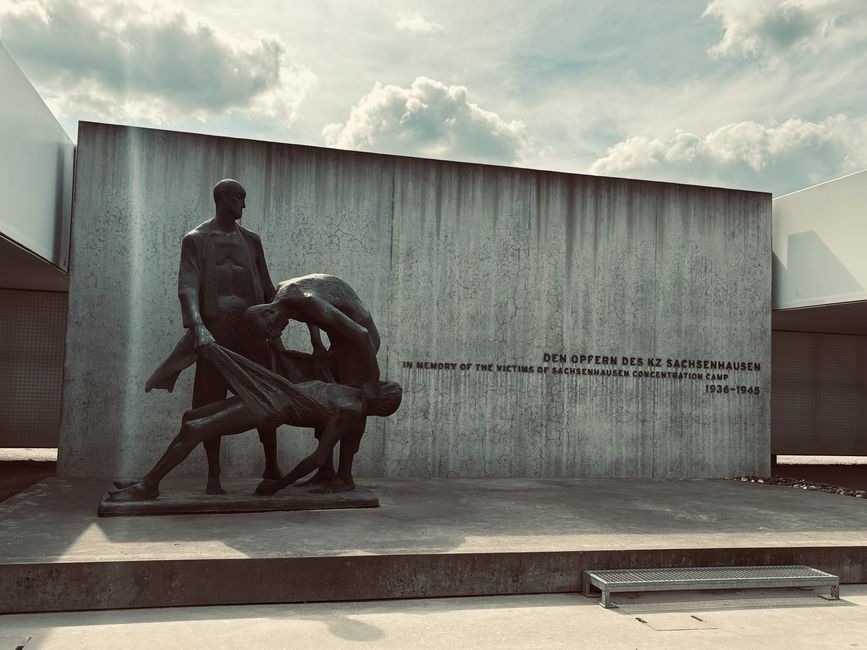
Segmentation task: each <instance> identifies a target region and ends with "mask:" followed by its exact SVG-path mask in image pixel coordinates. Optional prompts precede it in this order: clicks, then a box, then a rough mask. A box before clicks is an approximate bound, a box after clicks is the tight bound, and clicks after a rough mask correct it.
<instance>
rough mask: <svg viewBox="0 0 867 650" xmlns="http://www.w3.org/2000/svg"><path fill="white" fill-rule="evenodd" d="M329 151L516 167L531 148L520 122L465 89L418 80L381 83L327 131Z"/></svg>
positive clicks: (326, 137)
mask: <svg viewBox="0 0 867 650" xmlns="http://www.w3.org/2000/svg"><path fill="white" fill-rule="evenodd" d="M322 134H323V135H324V136H325V140H326V142H327V143H328V145H329V146H336V147H341V148H344V149H367V150H377V151H388V152H391V153H404V154H411V155H421V156H429V157H436V158H449V159H459V160H470V161H479V162H496V163H512V162H515V161H517V160H520V159H521V157H522V156H523V154H524V152H525V150H526V147H527V145H528V141H527V135H526V129H525V126H524V124H523V122H521V121H519V120H512V121H506V120H505V119H503V118H502V117H500V116H499V115H497V113H494V112H492V111H486V110H484V109H482V108H480V107H479V106H478V105H476V104H473V103H472V102H470V101H469V99H468V93H467V89H466V88H465V87H464V86H447V85H446V84H444V83H442V82H439V81H435V80H433V79H428V78H426V77H418V78H417V79H416V80H415V81H413V83H412V85H411V86H410V87H409V88H403V87H401V86H391V85H390V86H383V85H381V84H379V83H377V84H376V85H375V86H374V88H373V90H371V91H370V92H369V93H368V94H367V95H365V96H364V97H363V98H362V99H361V101H359V102H358V103H357V104H356V105H355V106H354V107H353V108H352V110H351V112H350V114H349V119H348V120H347V121H346V122H343V123H334V124H329V125H328V126H326V127H325V128H324V129H323V131H322Z"/></svg>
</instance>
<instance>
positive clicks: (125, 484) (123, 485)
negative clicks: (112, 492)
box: [112, 478, 141, 490]
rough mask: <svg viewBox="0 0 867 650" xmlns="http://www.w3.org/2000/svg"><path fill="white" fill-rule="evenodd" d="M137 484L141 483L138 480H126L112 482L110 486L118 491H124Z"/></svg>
mask: <svg viewBox="0 0 867 650" xmlns="http://www.w3.org/2000/svg"><path fill="white" fill-rule="evenodd" d="M137 483H141V479H140V478H128V479H125V480H122V481H112V484H113V485H114V487H116V488H117V489H118V490H125V489H126V488H128V487H132V486H133V485H136V484H137Z"/></svg>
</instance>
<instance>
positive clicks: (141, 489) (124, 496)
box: [108, 482, 160, 502]
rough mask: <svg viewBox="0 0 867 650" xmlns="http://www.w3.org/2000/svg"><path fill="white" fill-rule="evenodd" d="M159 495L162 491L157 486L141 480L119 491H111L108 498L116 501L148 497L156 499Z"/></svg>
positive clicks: (145, 498)
mask: <svg viewBox="0 0 867 650" xmlns="http://www.w3.org/2000/svg"><path fill="white" fill-rule="evenodd" d="M159 495H160V491H159V490H158V489H157V487H156V486H150V485H147V484H146V483H144V482H141V483H136V484H135V485H131V486H130V487H128V488H124V489H123V490H118V491H117V492H109V493H108V500H109V501H116V502H124V501H146V500H148V499H156V498H157V497H158V496H159Z"/></svg>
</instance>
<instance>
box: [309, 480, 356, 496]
mask: <svg viewBox="0 0 867 650" xmlns="http://www.w3.org/2000/svg"><path fill="white" fill-rule="evenodd" d="M354 489H355V482H354V481H349V482H347V481H344V480H341V479H339V478H337V477H335V478H333V479H331V480H330V481H329V482H328V483H326V484H325V485H323V486H322V487H318V488H316V489H315V490H310V491H311V492H313V493H314V494H331V493H334V492H352V491H353V490H354Z"/></svg>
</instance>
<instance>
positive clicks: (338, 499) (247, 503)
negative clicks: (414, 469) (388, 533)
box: [98, 480, 379, 517]
mask: <svg viewBox="0 0 867 650" xmlns="http://www.w3.org/2000/svg"><path fill="white" fill-rule="evenodd" d="M247 483H249V485H247ZM258 484H259V482H258V481H255V480H251V481H243V482H241V481H236V482H234V485H232V492H231V493H229V494H205V493H204V491H202V490H201V489H199V490H198V491H196V490H192V489H191V490H174V491H169V492H166V493H163V494H160V496H159V497H157V498H156V499H145V500H142V501H126V502H121V503H118V502H114V501H109V500H108V498H107V497H108V495H107V494H106V495H105V496H103V497H102V499H101V500H100V502H99V510H98V514H99V516H100V517H130V516H142V515H144V516H149V515H207V514H232V513H242V512H273V511H280V510H333V509H336V508H378V507H379V499H378V498H377V496H376V495H375V494H374V493H373V492H371V491H370V490H368V489H367V488H361V487H356V488H355V489H354V490H353V491H351V492H331V493H316V492H314V491H313V490H315V489H316V487H315V486H303V487H288V488H286V489H285V490H280V491H279V492H278V493H277V494H273V495H271V496H257V495H255V494H253V491H254V490H255V489H256V486H257V485H258Z"/></svg>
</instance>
